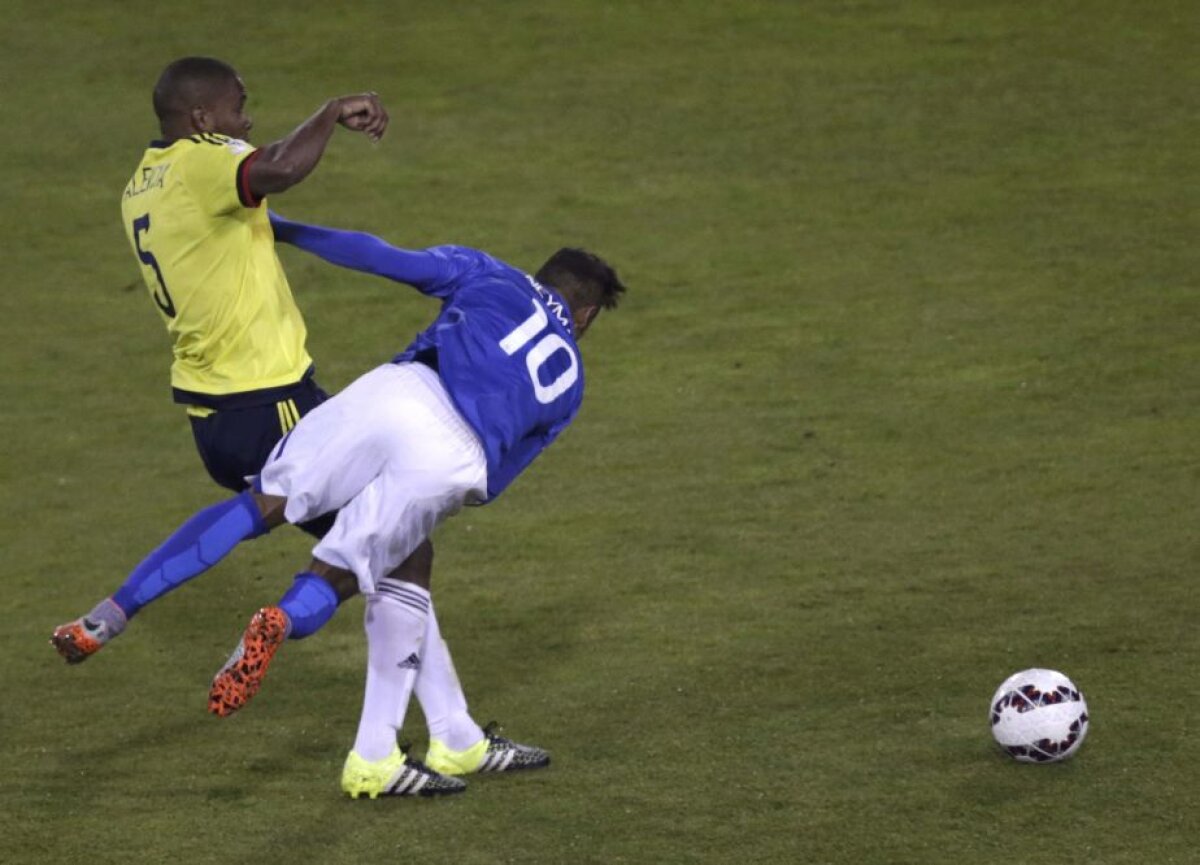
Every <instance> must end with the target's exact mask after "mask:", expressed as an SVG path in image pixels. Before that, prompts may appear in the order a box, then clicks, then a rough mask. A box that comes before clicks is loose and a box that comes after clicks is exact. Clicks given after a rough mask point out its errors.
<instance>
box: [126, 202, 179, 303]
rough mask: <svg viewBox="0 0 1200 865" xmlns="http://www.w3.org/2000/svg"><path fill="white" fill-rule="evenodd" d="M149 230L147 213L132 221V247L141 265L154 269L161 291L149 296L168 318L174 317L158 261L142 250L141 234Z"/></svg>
mask: <svg viewBox="0 0 1200 865" xmlns="http://www.w3.org/2000/svg"><path fill="white" fill-rule="evenodd" d="M149 230H150V214H149V213H147V214H145V215H143V216H139V217H138V218H137V219H135V220H134V221H133V246H134V248H135V249H136V250H137V257H138V259H139V260H140V261H141V262H142V264H144V265H146V266H147V267H152V268H154V275H155V277H157V278H158V287H159V289H161V294H160V293H159V292H158V291H154V290H151V292H150V294H151V295H153V297H154V302H155V303H156V304H158V308H159V309H161V310H162V311H163V312H164V313H165V314H166V315H167V316H168V317H170V318H174V317H175V302H174V301H173V300H171V294H170V292H168V291H167V281H166V280H165V279H163V275H162V269H161V268H159V266H158V259H156V258H155V257H154V255H153V254H152V253H149V252H147V251H146V250H144V249H142V234H143V233H144V232H148V231H149Z"/></svg>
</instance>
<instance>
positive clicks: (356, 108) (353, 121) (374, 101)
mask: <svg viewBox="0 0 1200 865" xmlns="http://www.w3.org/2000/svg"><path fill="white" fill-rule="evenodd" d="M337 102H338V107H339V108H340V109H341V113H340V114H339V116H338V123H340V124H342V126H345V127H346V128H347V129H353V130H354V131H355V132H364V133H366V135H367V137H368V138H370V139H371V140H372V141H378V140H379V139H380V138H382V137H383V133H384V132H385V131H386V130H387V125H388V113H387V110H386V109H385V108H384V107H383V103H382V102H380V101H379V96H378V95H377V94H376V93H374V92H370V93H358V94H355V95H353V96H342V97H341V98H339V99H338V100H337Z"/></svg>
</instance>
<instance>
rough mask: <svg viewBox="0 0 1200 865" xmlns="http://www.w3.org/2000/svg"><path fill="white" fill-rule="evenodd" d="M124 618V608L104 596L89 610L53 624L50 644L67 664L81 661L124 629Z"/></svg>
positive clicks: (80, 662) (125, 621) (125, 620)
mask: <svg viewBox="0 0 1200 865" xmlns="http://www.w3.org/2000/svg"><path fill="white" fill-rule="evenodd" d="M127 621H128V620H127V619H126V617H125V611H124V610H122V609H121V608H120V607H119V606H117V603H116V602H115V601H114V600H113V599H112V598H105V599H104V600H103V601H101V602H100V603H98V604H96V606H94V607H92V610H91V612H89V613H87V614H86V615H84V616H80V617H79V618H78V619H76V620H75V621H73V622H67V623H66V624H65V625H59V626H58V627H57V628H55V629H54V633H53V634H51V635H50V645H52V646H53V647H54V650H55V651H56V652H58V653H59V654H60V655H62V656H63V658H65V659H66V661H67V663H68V664H82V663H83V662H84V661H86V660H87V659H88V658H90V657H91V656H92V655H94V654H96V653H97V652H99V651H100V650H101V649H102V648H104V645H105V643H107V642H108V641H109V640H111V639H112V638H113V637H115V636H117V635H118V634H120V633H121V632H122V631H124V630H125V625H126V623H127Z"/></svg>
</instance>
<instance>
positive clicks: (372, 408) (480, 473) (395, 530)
mask: <svg viewBox="0 0 1200 865" xmlns="http://www.w3.org/2000/svg"><path fill="white" fill-rule="evenodd" d="M259 478H260V485H261V488H262V491H263V492H264V493H267V494H269V495H274V496H284V497H286V498H287V508H286V510H285V511H284V514H285V516H286V517H287V520H288V522H290V523H303V522H307V521H308V520H311V519H314V518H316V517H318V516H320V515H321V514H326V513H329V512H330V511H335V510H339V511H340V513H339V514H338V516H337V519H336V520H335V521H334V524H333V528H332V529H330V531H329V534H327V535H326V536H325V537H324V538H323V539H322V540H321V541H320V543H318V544H317V545H316V547H314V548H313V555H314V556H315V557H316V558H318V559H320V560H321V561H323V562H328V563H329V564H331V565H334V566H335V567H339V568H345V569H346V570H349V571H352V572H353V573H354V575H355V576H356V577H358V586H359V589H360V590H361V591H362V592H363V594H369V593H371V592H373V591H375V585H376V583H377V581H378V580H379V579H381V578H382V577H385V576H387V575H388V574H389V573H391V572H392V571H393V570H395V569H396V567H398V566H399V565H400V563H401V562H403V561H404V560H405V559H406V558H408V555H409V554H410V553H411V552H412V551H413V550H415V549H416V548H417V547H418V546H419V545H420V544H421V542H422V541H423V540H425V538H427V537H429V535H430V534H431V533H432V532H433V530H434V528H435V527H436V526H437V525H438V524H439V523H440V522H441V521H442V520H444V519H445V518H446V517H448V516H450V515H452V514H454V513H457V512H458V510H459V509H460V508H462V506H463V505H464V504H467V503H471V502H478V501H483V500H484V499H485V498H486V497H487V460H486V459H485V457H484V453H483V448H482V447H481V446H480V444H479V439H478V438H477V437H476V435H475V431H474V430H473V429H471V427H470V426H468V424H467V422H466V421H465V420H463V418H462V415H460V414H459V413H458V411H457V409H455V407H454V404H453V403H452V402H451V400H450V397H449V395H448V394H447V393H446V389H445V388H444V387H443V386H442V380H441V378H439V377H438V375H437V373H435V372H434V371H433V370H431V369H430V368H429V367H427V366H425V365H424V364H419V363H406V364H393V363H389V364H385V365H383V366H381V367H378V368H377V369H373V370H371V371H370V372H368V373H367V374H366V375H363V376H361V377H359V378H358V379H356V380H355V381H354V382H353V383H352V384H351V385H350V386H349V387H347V388H346V389H345V390H343V391H341V392H340V393H338V394H337V395H336V396H334V397H333V398H332V399H329V400H327V401H326V402H324V403H322V404H321V405H319V406H317V407H316V408H315V409H313V410H312V411H311V412H309V413H308V414H307V415H305V416H304V417H303V418H301V419H300V422H299V423H298V424H296V427H295V428H294V429H293V430H292V431H291V432H290V433H289V434H288V435H287V437H286V438H284V439H283V440H282V441H281V442H280V443H279V444H278V445H276V447H275V450H274V451H273V452H272V453H271V457H270V459H268V460H267V464H266V465H265V466H264V467H263V470H262V474H261V475H260V476H259Z"/></svg>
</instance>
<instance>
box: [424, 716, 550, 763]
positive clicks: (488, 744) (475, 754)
mask: <svg viewBox="0 0 1200 865" xmlns="http://www.w3.org/2000/svg"><path fill="white" fill-rule="evenodd" d="M497 729H498V728H497V727H496V724H495V723H491V724H488V725H487V726H486V727H484V728H483V738H482V739H480V740H479V741H478V742H476V743H475V744H474V745H472V746H471V747H470V748H467V749H466V750H465V751H452V750H451V749H450V748H448V747H446V745H445V743H443V742H442V741H441V740H440V739H430V740H429V752H428V753H427V754H426V755H425V762H426V763H428V764H429V767H430V768H431V769H433V770H434V771H435V772H440V773H442V774H443V775H466V774H468V773H470V772H516V771H519V770H522V769H540V768H542V767H543V766H549V765H550V755H549V754H547V753H546V752H545V751H543V750H542V749H541V748H537V747H534V746H533V745H519V744H517V743H516V742H513V741H510V740H509V739H505V738H504V737H503V736H500V735H497V734H496V730H497Z"/></svg>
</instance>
